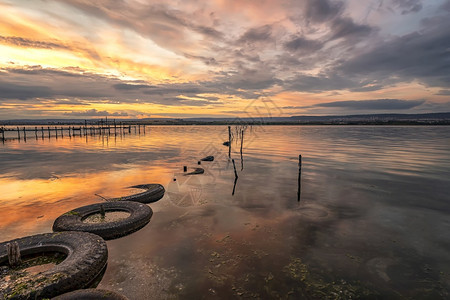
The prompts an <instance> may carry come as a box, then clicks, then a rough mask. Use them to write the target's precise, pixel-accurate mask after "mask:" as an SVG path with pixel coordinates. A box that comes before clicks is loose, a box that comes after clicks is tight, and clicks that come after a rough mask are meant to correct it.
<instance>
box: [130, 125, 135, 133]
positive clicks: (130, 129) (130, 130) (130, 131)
mask: <svg viewBox="0 0 450 300" xmlns="http://www.w3.org/2000/svg"><path fill="white" fill-rule="evenodd" d="M134 129H135V130H136V127H135V128H134ZM128 133H131V125H129V126H128Z"/></svg>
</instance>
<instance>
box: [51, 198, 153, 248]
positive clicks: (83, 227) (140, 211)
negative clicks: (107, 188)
mask: <svg viewBox="0 0 450 300" xmlns="http://www.w3.org/2000/svg"><path fill="white" fill-rule="evenodd" d="M101 206H103V208H104V210H105V213H108V212H127V213H129V214H130V215H129V216H128V217H126V218H124V219H119V220H117V221H112V222H99V223H87V222H84V220H86V218H88V217H89V216H91V215H94V214H100V211H101ZM152 214H153V211H152V209H151V208H150V207H149V206H147V205H145V204H142V203H136V202H131V201H118V202H105V203H96V204H91V205H87V206H83V207H79V208H76V209H74V210H71V211H69V212H66V213H65V214H63V215H61V216H59V217H58V218H57V219H56V220H55V222H54V223H53V231H85V232H91V233H95V234H97V235H99V236H101V237H102V238H104V239H105V240H111V239H115V238H119V237H122V236H125V235H128V234H130V233H133V232H135V231H137V230H139V229H141V228H142V227H144V226H145V225H147V223H148V222H149V221H150V218H151V217H152Z"/></svg>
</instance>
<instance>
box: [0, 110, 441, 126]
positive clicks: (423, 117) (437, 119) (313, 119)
mask: <svg viewBox="0 0 450 300" xmlns="http://www.w3.org/2000/svg"><path fill="white" fill-rule="evenodd" d="M100 120H102V122H105V118H96V119H15V120H0V125H44V124H48V125H56V124H58V125H59V124H84V123H85V121H86V122H87V123H88V124H99V123H100V122H101V121H100ZM115 121H116V123H117V124H119V123H120V122H123V123H125V124H128V123H141V124H149V125H152V124H168V125H177V124H200V125H207V124H233V123H254V124H277V123H278V124H353V123H355V124H390V123H396V122H397V123H402V122H406V123H412V124H414V123H418V124H421V123H424V124H449V125H450V112H444V113H425V114H364V115H330V116H290V117H254V118H252V117H245V118H238V117H235V118H213V117H211V118H146V119H115ZM103 124H104V123H103ZM108 124H114V119H112V118H109V119H108Z"/></svg>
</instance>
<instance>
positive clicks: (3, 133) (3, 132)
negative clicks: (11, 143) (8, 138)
mask: <svg viewBox="0 0 450 300" xmlns="http://www.w3.org/2000/svg"><path fill="white" fill-rule="evenodd" d="M0 131H1V132H2V142H3V144H4V143H5V128H4V127H2V128H0Z"/></svg>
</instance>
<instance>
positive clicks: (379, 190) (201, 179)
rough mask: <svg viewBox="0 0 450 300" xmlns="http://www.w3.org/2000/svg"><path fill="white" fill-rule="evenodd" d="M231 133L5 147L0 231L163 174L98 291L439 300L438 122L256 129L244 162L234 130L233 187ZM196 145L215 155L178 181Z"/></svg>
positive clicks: (21, 231)
mask: <svg viewBox="0 0 450 300" xmlns="http://www.w3.org/2000/svg"><path fill="white" fill-rule="evenodd" d="M232 129H233V131H234V129H235V127H232ZM11 137H13V134H12V135H11ZM226 140H228V132H227V128H226V127H225V126H166V127H164V126H161V127H156V126H155V127H147V130H146V133H145V135H144V134H143V133H142V132H141V134H140V135H139V134H136V135H135V134H131V135H126V136H121V135H117V136H114V135H110V136H88V137H84V136H83V137H79V136H78V137H71V138H69V137H67V136H65V137H64V138H61V137H59V138H58V139H56V137H52V138H51V139H48V137H47V136H46V137H45V138H44V139H42V138H41V137H40V136H39V138H38V139H37V140H36V139H35V137H34V135H32V136H31V137H29V138H28V139H27V141H26V142H24V141H23V140H22V141H18V140H17V139H9V140H7V141H6V142H5V143H4V144H1V143H0V186H1V188H2V192H1V193H0V241H6V240H10V239H14V238H18V237H22V236H26V235H32V234H37V233H43V232H50V231H51V226H52V224H53V221H54V219H55V218H56V217H58V216H59V215H60V214H62V213H64V212H66V211H68V210H71V209H73V208H76V207H79V206H82V205H87V204H91V203H96V202H102V201H103V200H102V199H101V198H99V197H97V196H96V195H95V194H99V195H102V196H103V197H117V196H120V195H126V194H127V193H129V191H127V190H126V189H125V187H127V186H131V185H135V184H143V183H161V184H163V185H164V187H165V188H166V194H165V196H164V198H162V199H161V200H160V201H158V202H157V203H154V204H151V205H150V206H151V208H152V209H153V211H154V215H153V217H152V219H151V221H150V223H149V224H148V225H147V226H146V227H144V228H143V229H142V230H140V231H138V232H136V233H133V234H131V235H129V236H127V237H124V238H120V239H117V240H113V241H108V242H107V244H108V248H109V261H108V267H107V270H106V273H105V275H104V277H103V279H102V281H101V282H100V285H99V288H105V289H110V290H114V291H117V292H120V293H122V294H124V295H126V296H128V297H129V298H130V299H149V297H152V298H154V299H166V298H175V299H176V298H204V299H214V298H217V299H226V298H238V297H244V298H283V299H298V298H301V297H303V298H313V299H314V298H324V295H328V297H330V298H343V299H347V298H350V297H352V296H355V295H357V296H358V295H359V296H362V297H365V298H367V297H373V298H386V297H389V298H403V297H407V298H409V297H410V298H429V299H444V298H447V297H449V288H450V234H449V232H450V128H449V127H400V126H399V127H382V126H375V127H369V126H360V127H351V126H318V127H315V126H303V127H301V126H264V127H255V126H254V127H252V128H247V130H246V131H245V134H244V140H243V153H242V156H241V154H240V151H239V150H240V147H241V140H240V139H239V137H238V136H237V135H236V137H235V139H234V140H233V143H232V145H231V146H232V147H231V158H233V159H234V160H235V165H236V170H237V173H238V176H239V178H238V180H237V181H236V184H235V185H234V183H235V180H234V171H233V163H232V161H231V160H230V159H229V157H228V151H229V149H228V147H225V146H223V145H222V143H223V142H224V141H226ZM299 154H301V155H302V156H303V164H302V175H301V200H300V202H298V201H297V190H298V155H299ZM206 155H214V156H215V158H216V159H215V161H214V162H202V165H201V167H203V168H204V169H205V174H202V175H195V176H183V172H182V171H183V166H185V165H186V166H188V168H189V169H190V170H193V169H194V168H196V167H198V165H197V161H198V160H199V159H200V158H202V157H204V156H206ZM174 178H175V179H176V181H174ZM233 189H234V194H233Z"/></svg>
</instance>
